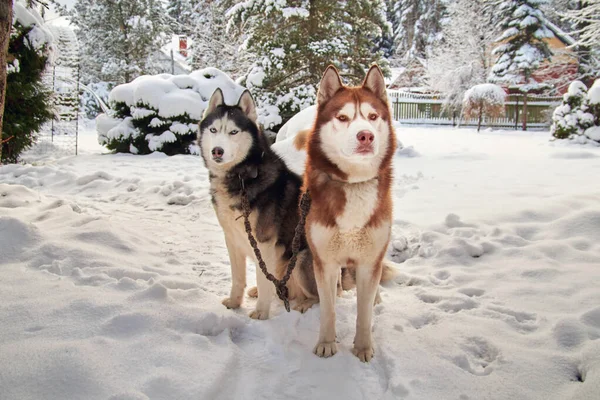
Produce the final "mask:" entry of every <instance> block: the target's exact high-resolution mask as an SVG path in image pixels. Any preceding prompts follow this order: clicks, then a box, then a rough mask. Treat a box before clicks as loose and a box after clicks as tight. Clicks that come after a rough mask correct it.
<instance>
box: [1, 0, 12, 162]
mask: <svg viewBox="0 0 600 400" xmlns="http://www.w3.org/2000/svg"><path fill="white" fill-rule="evenodd" d="M12 13H13V2H12V0H0V164H2V161H1V160H2V138H3V136H4V135H3V134H2V133H3V132H4V131H3V130H2V122H3V120H4V100H5V98H6V73H7V71H6V56H7V53H8V43H9V40H10V29H11V28H12Z"/></svg>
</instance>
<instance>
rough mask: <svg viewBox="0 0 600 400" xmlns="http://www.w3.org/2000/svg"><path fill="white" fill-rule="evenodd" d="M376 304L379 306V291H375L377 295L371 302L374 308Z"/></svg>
mask: <svg viewBox="0 0 600 400" xmlns="http://www.w3.org/2000/svg"><path fill="white" fill-rule="evenodd" d="M377 304H381V296H380V295H379V290H378V291H377V294H376V295H375V301H373V305H374V306H376V305H377Z"/></svg>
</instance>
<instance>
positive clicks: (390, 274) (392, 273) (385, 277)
mask: <svg viewBox="0 0 600 400" xmlns="http://www.w3.org/2000/svg"><path fill="white" fill-rule="evenodd" d="M381 264H382V267H383V268H382V271H381V280H380V281H379V282H380V283H385V282H389V281H391V280H392V279H394V278H395V277H396V274H398V269H397V268H396V267H395V265H396V264H395V263H393V262H392V261H390V260H388V259H387V258H384V259H383V261H382V262H381Z"/></svg>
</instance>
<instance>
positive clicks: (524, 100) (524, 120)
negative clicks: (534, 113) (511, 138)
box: [523, 92, 527, 131]
mask: <svg viewBox="0 0 600 400" xmlns="http://www.w3.org/2000/svg"><path fill="white" fill-rule="evenodd" d="M523 130H524V131H526V130H527V92H525V93H523Z"/></svg>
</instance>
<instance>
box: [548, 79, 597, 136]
mask: <svg viewBox="0 0 600 400" xmlns="http://www.w3.org/2000/svg"><path fill="white" fill-rule="evenodd" d="M587 103H588V101H587V87H586V86H585V85H584V84H583V83H582V82H580V81H574V82H572V83H571V85H569V90H568V92H567V93H565V94H564V96H563V102H562V104H561V105H559V106H558V107H556V109H555V110H554V114H552V126H551V127H550V132H551V133H552V136H554V137H555V138H556V139H569V138H572V137H573V136H574V135H582V134H583V132H584V131H585V130H586V129H587V128H589V127H590V126H592V125H593V118H592V115H591V114H590V113H588V112H587V111H588V104H587Z"/></svg>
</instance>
